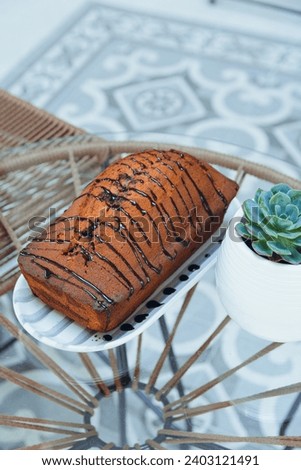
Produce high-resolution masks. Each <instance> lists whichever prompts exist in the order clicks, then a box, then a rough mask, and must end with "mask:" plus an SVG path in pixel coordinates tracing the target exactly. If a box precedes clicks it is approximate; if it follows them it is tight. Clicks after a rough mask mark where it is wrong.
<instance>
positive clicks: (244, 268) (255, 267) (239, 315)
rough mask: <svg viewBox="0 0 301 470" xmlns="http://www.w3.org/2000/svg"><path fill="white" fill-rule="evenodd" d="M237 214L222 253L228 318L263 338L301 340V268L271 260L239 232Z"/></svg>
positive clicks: (221, 285)
mask: <svg viewBox="0 0 301 470" xmlns="http://www.w3.org/2000/svg"><path fill="white" fill-rule="evenodd" d="M241 214H242V212H241V209H240V210H239V211H238V212H237V213H236V214H235V217H234V218H233V219H232V221H231V223H230V225H229V228H228V230H227V233H226V236H225V239H224V241H223V243H222V246H221V249H220V250H219V254H218V259H217V264H216V284H217V290H218V293H219V296H220V299H221V302H222V303H223V305H224V307H225V309H226V311H227V313H228V315H229V316H230V317H231V318H232V319H233V320H235V321H236V322H237V323H238V324H239V325H240V326H241V327H242V328H243V329H245V330H247V331H248V332H249V333H252V334H254V335H256V336H259V337H261V338H264V339H267V340H270V341H278V342H286V341H301V265H297V266H296V265H290V264H283V263H275V262H273V261H269V260H268V259H265V258H263V257H261V256H259V255H257V254H256V253H255V252H253V251H252V250H251V249H250V248H249V247H248V246H247V245H246V244H245V243H244V241H243V240H242V238H241V237H239V236H238V234H237V233H236V232H235V229H234V227H235V225H236V224H237V223H238V222H239V219H240V217H241Z"/></svg>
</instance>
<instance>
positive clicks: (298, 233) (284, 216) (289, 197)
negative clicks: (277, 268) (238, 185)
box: [237, 183, 301, 264]
mask: <svg viewBox="0 0 301 470" xmlns="http://www.w3.org/2000/svg"><path fill="white" fill-rule="evenodd" d="M243 211H244V216H245V217H244V219H243V220H242V222H241V223H240V224H238V225H237V233H239V235H241V236H242V237H243V238H245V239H249V240H251V241H252V247H253V249H254V251H255V252H256V253H258V254H259V255H260V256H266V257H273V254H274V255H277V257H278V258H279V257H280V259H283V260H284V261H286V262H288V263H290V264H301V191H300V190H296V189H292V188H291V187H290V186H289V185H288V184H285V183H280V184H276V185H275V186H273V187H272V188H271V189H270V190H269V191H264V190H263V189H261V188H259V189H258V190H257V191H256V193H255V196H254V199H247V200H246V201H245V202H244V204H243Z"/></svg>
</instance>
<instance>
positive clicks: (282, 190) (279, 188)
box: [271, 183, 292, 194]
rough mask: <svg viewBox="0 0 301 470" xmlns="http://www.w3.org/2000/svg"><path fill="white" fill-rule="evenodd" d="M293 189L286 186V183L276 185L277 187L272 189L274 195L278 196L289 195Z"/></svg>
mask: <svg viewBox="0 0 301 470" xmlns="http://www.w3.org/2000/svg"><path fill="white" fill-rule="evenodd" d="M291 189H292V188H291V187H290V186H289V185H288V184H286V183H279V184H275V186H273V187H272V188H271V192H272V193H273V194H276V193H288V192H289V191H291Z"/></svg>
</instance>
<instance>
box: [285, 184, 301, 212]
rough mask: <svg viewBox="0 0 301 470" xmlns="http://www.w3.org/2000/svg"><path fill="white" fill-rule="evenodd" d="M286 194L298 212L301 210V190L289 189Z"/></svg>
mask: <svg viewBox="0 0 301 470" xmlns="http://www.w3.org/2000/svg"><path fill="white" fill-rule="evenodd" d="M288 196H289V197H290V198H291V201H292V204H294V205H295V206H296V207H298V209H299V212H301V191H298V190H296V189H291V190H290V191H289V192H288Z"/></svg>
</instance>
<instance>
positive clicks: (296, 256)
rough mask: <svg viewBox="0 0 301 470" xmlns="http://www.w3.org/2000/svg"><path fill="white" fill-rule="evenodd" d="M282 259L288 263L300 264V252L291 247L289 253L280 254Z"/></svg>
mask: <svg viewBox="0 0 301 470" xmlns="http://www.w3.org/2000/svg"><path fill="white" fill-rule="evenodd" d="M282 259H283V260H284V261H287V262H288V263H290V264H300V263H301V253H300V251H298V250H297V249H296V248H292V249H291V254H290V255H282Z"/></svg>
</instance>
